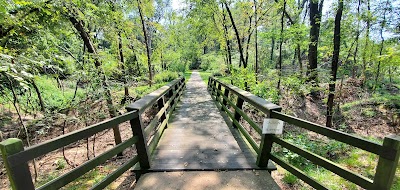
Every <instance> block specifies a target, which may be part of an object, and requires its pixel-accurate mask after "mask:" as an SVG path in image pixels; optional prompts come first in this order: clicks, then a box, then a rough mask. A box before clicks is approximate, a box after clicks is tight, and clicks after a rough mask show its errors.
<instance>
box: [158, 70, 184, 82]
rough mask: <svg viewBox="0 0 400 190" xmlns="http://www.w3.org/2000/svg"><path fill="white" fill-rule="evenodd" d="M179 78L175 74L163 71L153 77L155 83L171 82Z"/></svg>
mask: <svg viewBox="0 0 400 190" xmlns="http://www.w3.org/2000/svg"><path fill="white" fill-rule="evenodd" d="M178 77H179V75H178V73H177V72H173V71H164V72H161V73H159V74H156V75H155V76H154V81H155V83H162V82H171V81H173V80H175V79H177V78H178Z"/></svg>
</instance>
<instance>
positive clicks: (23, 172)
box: [0, 138, 35, 190]
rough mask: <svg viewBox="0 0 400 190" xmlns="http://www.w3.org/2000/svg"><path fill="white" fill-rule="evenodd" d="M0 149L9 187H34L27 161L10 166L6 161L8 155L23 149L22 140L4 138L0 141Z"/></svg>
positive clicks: (24, 189) (26, 188) (21, 188)
mask: <svg viewBox="0 0 400 190" xmlns="http://www.w3.org/2000/svg"><path fill="white" fill-rule="evenodd" d="M0 150H1V155H2V157H3V162H4V166H5V168H6V170H7V172H6V173H7V176H8V179H9V181H10V185H11V188H12V189H13V190H31V189H35V187H34V185H33V182H32V176H31V172H30V170H29V166H28V163H26V162H25V163H22V164H19V165H17V166H14V167H11V166H10V164H9V161H8V157H9V156H11V155H14V154H16V153H18V152H21V151H24V145H23V143H22V140H21V139H17V138H9V139H6V140H4V141H2V142H0Z"/></svg>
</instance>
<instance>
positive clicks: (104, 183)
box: [90, 156, 139, 190]
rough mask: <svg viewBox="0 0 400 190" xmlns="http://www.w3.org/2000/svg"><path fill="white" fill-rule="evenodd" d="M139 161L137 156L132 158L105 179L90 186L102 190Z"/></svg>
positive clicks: (95, 189)
mask: <svg viewBox="0 0 400 190" xmlns="http://www.w3.org/2000/svg"><path fill="white" fill-rule="evenodd" d="M138 161H139V158H138V157H137V156H135V157H133V158H131V159H130V160H129V161H128V162H126V163H125V164H123V165H122V166H121V167H119V168H118V169H116V170H115V171H113V172H112V173H110V174H108V175H107V176H106V177H105V178H104V179H103V180H101V181H100V182H99V183H97V184H96V185H95V186H93V187H92V188H90V189H91V190H102V189H104V188H106V187H107V186H108V185H109V184H110V183H112V182H114V181H115V180H116V179H117V178H118V177H119V176H121V175H122V174H123V173H124V172H126V171H127V170H128V169H129V168H131V167H132V166H134V165H135V164H136V163H137V162H138Z"/></svg>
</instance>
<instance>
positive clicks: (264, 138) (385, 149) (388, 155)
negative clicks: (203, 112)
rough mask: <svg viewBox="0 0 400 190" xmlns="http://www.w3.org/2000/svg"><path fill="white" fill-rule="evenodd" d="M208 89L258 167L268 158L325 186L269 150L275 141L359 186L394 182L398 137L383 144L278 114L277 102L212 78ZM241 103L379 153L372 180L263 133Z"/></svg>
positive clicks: (377, 186) (375, 186)
mask: <svg viewBox="0 0 400 190" xmlns="http://www.w3.org/2000/svg"><path fill="white" fill-rule="evenodd" d="M208 89H209V91H210V93H211V95H212V97H213V98H214V100H216V102H217V103H218V105H219V106H220V107H221V109H222V110H224V111H225V112H226V113H227V115H228V116H229V118H230V119H231V120H232V123H233V125H234V127H237V128H238V129H239V131H240V132H241V133H242V135H243V136H244V137H245V139H246V140H247V142H249V144H250V146H251V147H252V148H253V149H254V150H255V152H256V153H257V156H258V157H257V165H258V166H260V167H265V166H266V165H267V163H268V160H272V161H274V162H275V163H276V164H278V165H280V166H281V167H283V168H284V169H286V170H287V171H289V172H291V173H292V174H293V175H295V176H297V177H298V178H299V179H301V180H303V181H304V182H306V183H307V184H309V185H310V186H312V187H314V188H316V189H327V188H326V187H324V186H323V185H322V184H321V183H319V182H318V181H316V180H314V179H312V178H311V177H309V176H307V174H306V173H304V172H303V171H301V170H300V169H298V168H296V167H295V166H293V165H291V164H290V163H287V162H286V161H284V160H282V159H280V158H279V157H278V156H277V155H276V154H274V153H273V152H272V145H273V144H277V145H279V146H281V147H283V148H286V149H288V150H290V151H292V152H294V153H296V154H298V155H300V156H302V157H304V158H305V159H307V160H309V161H311V162H312V163H314V164H316V165H319V166H322V167H324V168H325V169H327V170H329V171H331V172H333V173H335V174H337V175H339V176H340V177H342V178H344V179H346V180H348V181H350V182H352V183H354V184H357V185H359V186H360V187H362V188H365V189H384V190H386V189H387V190H388V189H390V187H391V185H392V183H393V179H394V176H395V172H396V167H397V164H398V160H399V155H400V151H399V149H400V137H398V136H396V135H390V136H387V137H385V138H384V141H383V144H379V143H376V142H372V141H370V140H366V139H363V138H360V137H357V136H354V135H351V134H348V133H344V132H342V131H338V130H335V129H331V128H327V127H325V126H322V125H318V124H315V123H312V122H309V121H305V120H303V119H299V118H296V117H293V116H289V115H286V114H284V113H281V112H280V111H281V108H280V107H279V106H278V105H275V104H273V103H270V102H268V101H266V100H264V99H262V98H260V97H257V96H255V95H253V94H251V93H249V92H246V91H244V90H241V89H239V88H238V87H235V86H233V85H230V84H225V83H223V82H221V81H220V80H218V79H216V78H214V77H210V78H209V80H208ZM231 93H232V94H234V95H236V96H237V99H236V103H234V102H233V101H232V100H231V99H230V97H229V95H230V94H231ZM244 102H247V103H248V104H250V105H252V106H254V107H255V108H257V109H258V110H260V111H261V112H263V113H264V114H266V117H267V118H275V119H279V120H282V121H284V122H286V123H288V124H292V125H295V126H298V127H301V128H303V129H307V130H309V131H313V132H315V133H318V134H321V135H324V136H326V137H328V138H331V139H334V140H336V141H339V142H342V143H345V144H348V145H350V146H353V147H357V148H360V149H362V150H365V151H367V152H370V153H372V154H376V155H378V156H379V160H378V164H377V167H376V171H375V176H374V179H373V180H371V179H369V178H367V177H365V176H362V175H360V174H358V173H355V172H352V171H351V170H349V169H347V168H344V167H343V166H340V165H338V164H336V163H334V162H332V161H330V160H328V159H326V158H324V157H322V156H319V155H317V154H315V153H312V152H310V151H308V150H304V149H302V148H300V147H298V146H296V145H295V144H292V143H290V142H288V141H286V140H284V139H281V138H279V137H278V136H276V135H272V134H262V129H261V127H260V126H259V125H258V124H257V123H256V122H255V121H253V120H252V119H251V118H250V117H249V116H248V115H247V114H246V113H245V112H244V110H243V108H242V107H243V103H244ZM228 106H229V107H231V108H233V110H234V112H232V111H230V109H229V108H228ZM240 119H243V120H244V121H246V122H247V123H248V124H249V125H250V126H251V127H252V128H253V129H254V130H255V131H256V132H257V133H258V134H259V135H261V142H260V144H257V143H256V141H255V140H254V139H253V138H252V136H251V135H250V133H249V131H247V130H246V128H245V127H243V126H242V125H241V124H240Z"/></svg>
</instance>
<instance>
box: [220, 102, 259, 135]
mask: <svg viewBox="0 0 400 190" xmlns="http://www.w3.org/2000/svg"><path fill="white" fill-rule="evenodd" d="M222 98H223V99H224V101H225V102H227V103H228V104H229V105H230V106H232V107H233V109H235V112H237V113H239V114H240V116H242V118H243V119H244V120H245V121H247V123H249V125H250V126H251V127H252V128H253V129H254V130H256V131H257V133H258V134H260V135H261V133H262V130H261V128H260V127H259V126H258V125H257V124H256V123H255V122H254V121H253V120H252V119H250V117H249V116H247V114H246V113H244V111H243V110H241V109H239V108H238V107H237V106H236V105H235V104H233V102H232V101H231V100H229V98H228V97H227V96H225V95H222ZM222 104H223V102H222ZM224 105H225V104H224ZM225 106H226V105H225Z"/></svg>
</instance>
